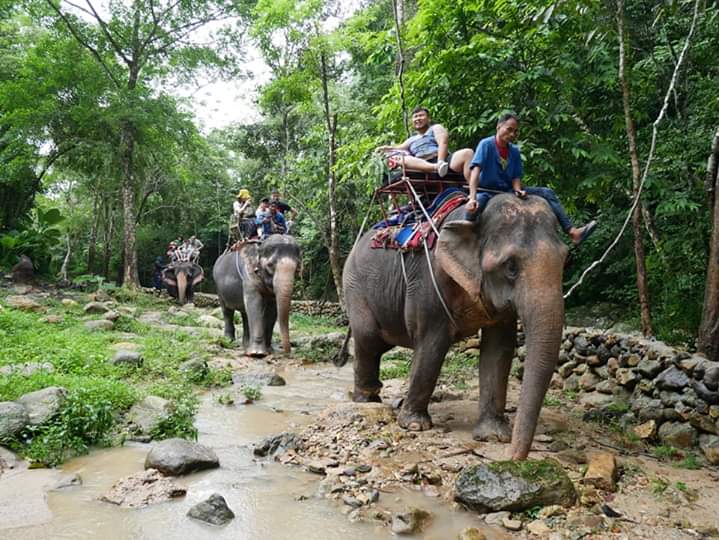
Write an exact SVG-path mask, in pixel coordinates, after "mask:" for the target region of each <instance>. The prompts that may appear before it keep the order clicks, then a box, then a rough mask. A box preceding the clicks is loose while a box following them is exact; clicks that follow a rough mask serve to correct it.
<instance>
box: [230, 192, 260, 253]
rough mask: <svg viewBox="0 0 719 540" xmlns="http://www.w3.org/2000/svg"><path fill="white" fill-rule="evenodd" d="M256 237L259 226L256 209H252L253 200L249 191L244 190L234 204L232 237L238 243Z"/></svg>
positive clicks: (231, 225) (231, 220)
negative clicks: (256, 220)
mask: <svg viewBox="0 0 719 540" xmlns="http://www.w3.org/2000/svg"><path fill="white" fill-rule="evenodd" d="M256 235H257V226H256V225H255V209H254V208H252V198H251V196H250V192H249V190H247V189H245V188H242V189H241V190H240V192H239V193H238V194H237V198H236V200H235V202H234V203H233V204H232V217H231V218H230V236H231V237H232V238H233V239H234V240H236V241H237V240H240V239H242V238H251V237H253V236H256Z"/></svg>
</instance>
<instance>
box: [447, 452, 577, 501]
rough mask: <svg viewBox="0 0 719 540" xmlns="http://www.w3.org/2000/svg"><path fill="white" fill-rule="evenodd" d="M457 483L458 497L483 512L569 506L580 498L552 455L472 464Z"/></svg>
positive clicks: (456, 491)
mask: <svg viewBox="0 0 719 540" xmlns="http://www.w3.org/2000/svg"><path fill="white" fill-rule="evenodd" d="M454 487H455V494H454V498H455V500H456V501H458V502H460V503H462V504H464V505H465V506H467V507H469V508H471V509H472V510H475V511H477V512H481V513H486V512H500V511H502V510H508V511H511V512H521V511H523V510H526V509H527V508H532V507H534V506H548V505H551V504H558V505H562V506H570V505H572V504H574V502H575V501H576V499H577V493H576V491H575V490H574V485H573V484H572V481H571V480H570V479H569V477H568V476H567V473H565V472H564V469H562V466H561V465H560V464H559V462H557V461H555V460H553V459H543V460H527V461H496V462H494V463H490V464H479V465H471V466H469V467H465V468H464V469H463V470H462V472H461V473H460V474H459V475H458V476H457V480H456V482H455V486H454Z"/></svg>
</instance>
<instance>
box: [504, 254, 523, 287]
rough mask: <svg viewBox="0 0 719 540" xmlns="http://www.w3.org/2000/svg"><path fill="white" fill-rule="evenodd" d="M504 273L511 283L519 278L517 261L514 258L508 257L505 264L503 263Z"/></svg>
mask: <svg viewBox="0 0 719 540" xmlns="http://www.w3.org/2000/svg"><path fill="white" fill-rule="evenodd" d="M504 272H505V273H506V275H507V278H509V279H511V280H512V281H514V280H515V279H517V277H519V266H518V265H517V261H516V260H515V259H514V257H510V258H509V259H507V262H505V263H504Z"/></svg>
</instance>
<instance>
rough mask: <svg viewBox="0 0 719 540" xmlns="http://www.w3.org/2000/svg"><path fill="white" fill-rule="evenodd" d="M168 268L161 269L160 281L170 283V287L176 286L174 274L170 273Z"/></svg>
mask: <svg viewBox="0 0 719 540" xmlns="http://www.w3.org/2000/svg"><path fill="white" fill-rule="evenodd" d="M168 270H170V269H169V268H165V269H164V270H163V271H162V281H164V282H165V283H167V284H168V285H171V286H172V287H177V280H176V279H175V275H174V274H173V273H172V271H171V270H170V271H168Z"/></svg>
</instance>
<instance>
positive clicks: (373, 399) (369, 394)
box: [352, 388, 382, 403]
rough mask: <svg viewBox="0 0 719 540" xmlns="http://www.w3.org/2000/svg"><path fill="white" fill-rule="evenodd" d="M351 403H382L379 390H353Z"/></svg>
mask: <svg viewBox="0 0 719 540" xmlns="http://www.w3.org/2000/svg"><path fill="white" fill-rule="evenodd" d="M352 401H354V402H355V403H382V398H381V397H379V390H361V389H359V388H355V389H354V392H352Z"/></svg>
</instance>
